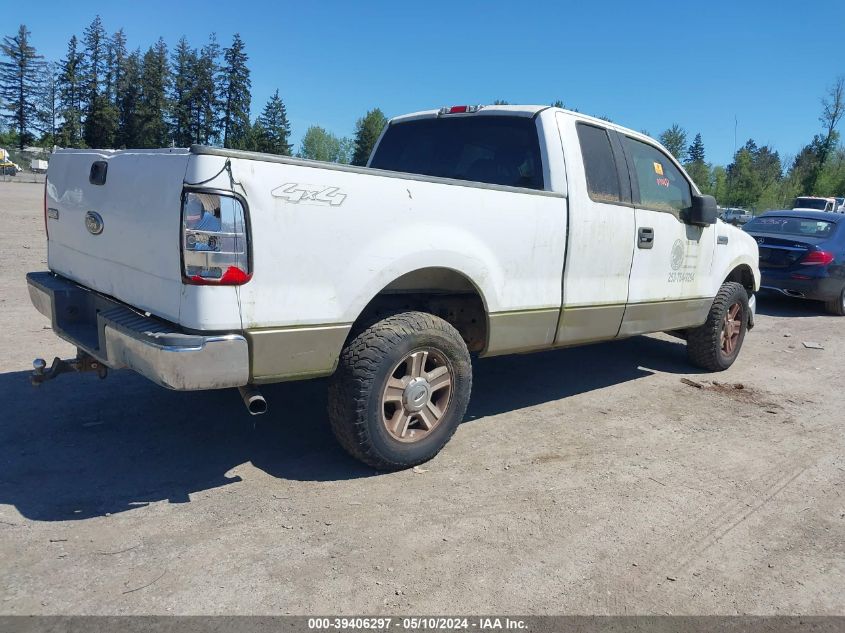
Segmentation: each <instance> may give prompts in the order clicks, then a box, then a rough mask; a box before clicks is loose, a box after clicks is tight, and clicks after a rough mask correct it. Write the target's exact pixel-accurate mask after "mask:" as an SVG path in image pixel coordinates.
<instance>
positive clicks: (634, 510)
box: [0, 183, 845, 615]
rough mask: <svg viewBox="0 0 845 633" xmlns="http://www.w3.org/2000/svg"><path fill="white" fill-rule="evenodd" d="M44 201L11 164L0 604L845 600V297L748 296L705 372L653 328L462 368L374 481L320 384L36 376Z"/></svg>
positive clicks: (652, 610) (582, 610) (366, 606)
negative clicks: (32, 280) (253, 407)
mask: <svg viewBox="0 0 845 633" xmlns="http://www.w3.org/2000/svg"><path fill="white" fill-rule="evenodd" d="M41 196H42V187H41V186H39V185H35V184H19V183H0V218H2V226H3V230H2V231H0V289H2V290H0V570H2V574H0V578H2V580H0V613H2V614H164V613H169V614H199V613H207V614H208V613H213V614H285V613H294V614H311V613H345V614H352V613H367V614H387V613H401V614H413V615H418V614H457V613H460V614H472V613H490V612H496V613H514V614H517V613H518V614H527V613H534V614H560V613H566V614H664V613H669V614H737V613H743V614H744V613H751V614H819V615H821V614H843V613H845V592H843V591H842V587H845V577H843V576H845V497H843V493H844V492H845V487H843V482H845V416H843V413H842V412H843V409H845V390H844V389H843V386H845V380H843V362H842V359H843V357H845V337H843V334H845V318H835V317H831V316H826V315H824V313H823V312H821V310H820V309H819V307H818V306H816V305H813V304H804V303H797V302H792V301H789V300H785V299H783V300H781V299H770V298H761V299H760V301H759V315H758V324H757V327H756V328H755V329H754V330H753V331H752V332H751V333H750V334H749V336H748V337H747V339H746V343H745V347H744V349H743V350H742V353H741V355H740V358H739V360H738V361H737V363H736V364H735V365H734V366H733V367H732V368H731V369H730V370H729V371H727V372H724V373H722V374H718V375H712V374H702V373H698V372H697V371H696V370H695V369H693V368H692V367H691V366H690V365H688V364H687V362H686V358H685V349H684V344H683V343H682V342H681V341H678V340H676V339H673V338H671V337H668V336H663V335H660V336H648V337H638V338H634V339H630V340H626V341H621V342H617V343H608V344H602V345H594V346H589V347H582V348H576V349H570V350H563V351H556V352H548V353H542V354H535V355H526V356H516V357H505V358H498V359H490V360H482V361H477V362H476V363H475V372H476V379H475V388H474V392H473V395H472V401H471V403H470V408H469V414H468V417H467V421H466V422H465V423H464V424H463V425H462V426H461V427H460V429H459V430H458V432H457V433H456V435H455V437H454V438H453V439H452V441H451V442H450V444H449V445H448V446H447V447H446V448H445V450H444V451H443V452H442V453H441V455H440V456H438V457H437V458H436V459H434V460H433V461H432V462H430V463H428V464H426V465H425V466H424V467H423V468H422V469H421V470H420V472H413V471H406V472H400V473H394V474H379V473H376V472H374V471H371V470H369V469H367V468H364V467H362V466H360V465H359V464H358V463H357V462H355V461H353V460H352V459H351V458H349V457H347V456H346V455H345V453H343V452H342V451H341V449H340V448H338V446H337V445H336V444H335V442H334V440H333V438H332V436H331V433H330V431H329V429H328V424H327V422H326V419H325V413H324V411H325V382H324V381H311V382H302V383H290V384H283V385H279V386H274V387H270V388H268V389H266V392H265V395H266V396H267V400H268V402H269V404H270V413H269V414H268V415H266V416H262V417H258V418H251V417H250V416H249V415H248V414H247V413H246V411H245V410H244V407H243V404H242V403H241V401H240V399H239V397H238V394H237V392H236V391H233V390H232V391H223V392H213V393H189V394H183V393H173V392H168V391H165V390H163V389H160V388H158V387H156V386H154V385H153V384H152V383H149V382H147V381H146V380H145V379H143V378H140V377H138V376H136V375H133V374H131V373H128V372H118V373H114V374H112V375H110V376H109V378H108V379H107V380H105V381H102V382H101V381H100V380H98V379H97V377H96V376H93V375H68V376H62V377H61V378H59V379H58V380H56V381H53V382H52V383H48V384H46V385H43V386H42V387H40V388H39V389H34V388H33V387H31V386H30V384H29V381H28V374H29V371H30V367H31V361H32V359H33V358H35V357H37V356H42V357H44V358H47V359H48V360H49V359H52V357H53V356H56V355H57V356H62V357H68V356H71V355H73V351H74V350H73V349H72V348H71V346H70V345H68V344H66V343H64V342H61V341H60V340H58V339H57V338H56V337H55V336H54V335H53V333H52V332H51V330H50V329H49V327H48V323H47V322H46V320H45V319H44V318H43V317H42V316H41V315H40V314H38V313H37V312H36V311H35V309H34V308H33V307H32V306H31V305H30V302H29V299H28V296H27V291H26V284H25V280H24V274H25V273H26V272H27V271H32V270H44V269H46V252H45V241H44V227H43V218H42V213H43V211H42V202H41ZM805 341H807V342H818V343H820V344H821V345H822V346H823V347H824V349H823V350H817V349H807V348H805V347H804V345H803V344H802V343H803V342H805ZM682 378H688V379H691V380H693V381H697V382H698V383H701V384H703V387H702V388H698V387H696V386H692V385H689V384H685V383H684V382H682V381H681V379H682ZM712 381H716V382H712ZM717 383H718V384H717ZM737 384H741V385H742V387H743V388H742V389H739V388H736V385H737Z"/></svg>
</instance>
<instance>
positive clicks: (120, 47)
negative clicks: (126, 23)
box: [106, 29, 126, 106]
mask: <svg viewBox="0 0 845 633" xmlns="http://www.w3.org/2000/svg"><path fill="white" fill-rule="evenodd" d="M108 53H109V55H108V79H107V82H106V85H107V89H106V95H107V97H108V99H109V101H110V102H111V103H113V104H114V105H115V106H116V105H117V101H118V96H119V87H120V86H122V85H124V84H123V69H124V67H125V66H126V33H124V32H123V29H119V30H118V31H117V32H116V33H115V34H114V35H112V36H111V39H110V40H109V46H108Z"/></svg>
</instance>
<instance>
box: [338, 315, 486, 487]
mask: <svg viewBox="0 0 845 633" xmlns="http://www.w3.org/2000/svg"><path fill="white" fill-rule="evenodd" d="M426 330H429V331H430V330H439V331H441V332H442V333H443V334H445V335H446V336H448V337H449V338H452V339H454V340H455V341H460V343H461V345H462V346H463V349H464V350H466V346H465V344H464V343H463V339H462V338H461V335H460V334H459V333H458V331H457V330H456V329H455V328H454V327H453V326H452V325H450V324H449V323H447V322H446V321H444V320H443V319H441V318H439V317H436V316H434V315H432V314H428V313H426V312H399V313H396V314H392V315H389V316H387V317H385V318H384V319H382V320H381V321H378V322H377V323H374V324H372V325H370V326H369V327H367V328H365V329H364V330H362V331H361V332H359V333H358V334H357V335H355V336H354V337H353V338H352V339H351V340H350V341H349V342H348V343H347V344H346V346H345V347H344V348H343V350H342V351H341V355H340V360H339V362H338V368H337V371H336V372H335V375H334V378H333V380H332V381H331V383H330V385H329V398H328V414H329V416H328V417H329V422H330V424H331V428H332V432H333V433H334V435H335V437H336V438H337V441H338V442H339V443H340V445H341V446H342V447H343V448H344V450H346V451H347V452H348V453H349V454H350V455H352V456H353V457H354V458H356V459H358V460H360V461H362V462H364V463H365V464H367V465H369V466H372V467H373V468H376V469H378V470H398V469H401V468H406V467H407V466H408V465H407V464H404V463H400V462H395V461H391V460H389V459H386V458H385V457H384V456H383V455H381V454H379V453H378V452H377V451H376V449H375V447H374V446H373V442H372V439H371V438H370V435H369V430H368V428H367V400H368V398H367V396H368V394H369V393H370V391H371V389H373V388H374V383H375V378H376V374H377V373H378V371H379V368H380V366H381V361H382V359H383V358H384V357H385V356H387V355H388V353H389V352H390V350H391V349H393V348H395V347H396V346H397V345H399V344H400V342H401V341H402V340H403V338H405V337H407V336H412V335H414V334H416V333H419V332H423V331H426ZM466 359H467V361H469V352H466ZM466 379H467V380H468V381H469V383H468V385H467V387H468V388H469V389H471V388H472V374H471V373H470V374H469V375H468V376H467V377H466ZM463 413H464V412H463V411H461V412H460V417H461V418H462V417H463ZM456 429H457V424H456V425H454V426H453V428H452V429H451V432H450V433H449V434H448V435H447V436H446V438H445V441H444V444H445V442H447V441H448V440H449V439H450V438H451V437H452V435H453V434H454V432H455V430H456ZM441 446H442V445H441ZM441 446H436V447H434V449H433V450H432V451H430V454H429V455H427V456H425V457H424V458H423V459H420V460H419V462H420V463H422V462H424V461H428V460H429V459H431V458H432V457H434V455H436V454H437V452H438V451H439V450H440V448H441Z"/></svg>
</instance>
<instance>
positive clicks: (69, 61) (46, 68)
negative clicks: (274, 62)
mask: <svg viewBox="0 0 845 633" xmlns="http://www.w3.org/2000/svg"><path fill="white" fill-rule="evenodd" d="M248 62H249V55H248V54H247V51H246V44H245V42H244V41H243V39H242V38H241V37H240V35H239V34H237V33H235V34H234V36H233V37H232V41H231V43H230V44H229V46H221V44H220V43H219V42H218V41H217V37H216V36H215V35H214V34H211V35H210V36H209V38H208V41H207V42H206V43H205V44H203V45H202V46H199V47H195V46H192V45H191V44H190V43H189V42H188V40H187V38H185V37H182V38H181V39H180V40H179V41H178V42H177V44H176V47H175V48H174V49H173V50H172V51H170V50H169V49H168V47H167V44H166V43H165V41H164V40H163V39H161V38H159V40H158V41H157V42H155V43H154V44H153V45H152V46H150V47H149V48H147V49H146V50H145V51H142V50H141V49H140V48H136V49H134V50H131V51H130V50H129V47H128V43H127V38H126V34H125V33H124V31H123V29H119V30H118V31H116V32H114V33H112V34H109V33H108V32H107V31H106V28H105V26H104V24H103V21H102V20H101V18H100V17H99V16H97V17H95V18H94V20H93V21H92V22H91V24H90V25H89V26H88V27H87V28H86V29H85V31H84V32H83V34H82V36H81V38H77V36H76V35H73V36H71V38H70V40H69V41H68V45H67V52H66V54H65V56H64V57H63V58H62V59H61V60H58V61H48V60H45V59H44V57H43V56H41V55H39V54H38V52H37V50H36V49H35V47H34V46H33V45H32V43H31V33H30V31H29V29H28V28H27V27H26V25H20V27H19V28H18V31H17V33H15V34H13V35H9V36H6V37H4V38H3V40H2V42H0V113H2V117H3V118H2V120H3V121H4V122H5V123H6V124H7V127H3V126H0V144H2V145H4V146H10V145H16V146H18V147H19V148H21V149H22V148H23V147H24V146H26V145H32V144H37V145H40V146H42V147H50V146H53V145H59V146H61V147H96V148H103V149H107V148H128V147H131V148H154V147H167V146H179V147H186V146H188V145H191V144H192V143H200V144H204V145H222V146H223V147H228V148H234V149H244V150H253V151H260V152H267V153H271V154H281V155H287V156H289V155H291V154H292V152H293V143H292V142H291V126H290V122H289V121H288V117H287V109H286V107H285V104H284V101H283V100H282V98H281V97H280V95H279V91H278V89H277V90H276V91H275V92H274V94H273V95H272V96H271V97H270V99H269V100H268V101H267V103H266V104H265V105H264V108H263V109H262V110H261V114H260V115H259V116H258V117H257V118H255V119H254V120H253V119H251V117H250V111H251V107H252V96H251V89H252V80H251V73H250V69H249V65H248ZM844 91H845V79H843V78H840V79H838V80H837V81H836V82H835V83H834V84H833V86H831V87H830V89H829V90H828V92H827V93H826V94H825V95H824V96H823V98H822V100H821V103H822V112H821V115H820V117H819V121H820V123H821V128H820V131H819V133H818V134H816V135H815V136H814V137H813V139H812V140H811V141H810V142H809V143H808V144H807V145H806V146H804V147H803V148H802V149H801V151H800V152H799V153H798V154H797V155H796V156H795V157H793V158H786V157H782V156H781V155H780V154H779V153H778V152H777V150H775V149H773V148H772V147H770V146H768V145H762V146H761V145H758V144H757V143H756V142H755V141H754V140H753V139H748V141H747V142H746V143H745V144H744V145H743V146H742V147H740V148H739V149H738V150H737V151H736V153H735V154H734V157H733V161H732V162H731V163H730V164H728V165H716V164H713V163H709V162H707V160H706V153H705V147H704V141H703V139H702V137H701V134H696V135H695V136H694V137H693V139H692V141H691V142H690V141H689V139H688V134H687V132H686V130H685V129H684V128H682V127H681V126H680V125H679V124H673V125H672V126H671V127H670V128H668V129H666V130H664V131H663V132H662V133H661V134H660V135H659V136H658V138H659V139H660V141H661V142H662V143H663V145H664V146H665V147H666V148H667V149H668V150H669V151H670V152H672V154H673V155H674V156H675V157H676V158H678V160H679V161H680V162H682V163H683V164H684V166H685V168H686V169H687V171H688V172H689V174H690V176H691V177H692V178H693V180H694V181H695V182H696V184H697V185H698V186H699V188H700V189H701V190H702V191H703V192H704V193H709V194H711V195H713V196H715V197H716V199H717V200H718V201H719V203H720V204H721V205H722V206H739V207H745V208H748V209H756V210H764V209H768V208H779V207H785V206H788V205H789V204H790V203H791V201H792V200H793V199H794V198H795V197H796V196H798V195H821V196H833V195H840V196H841V195H845V149H843V147H842V146H841V145H840V142H839V141H840V135H839V132H838V131H837V127H838V125H839V123H840V121H841V119H842V117H843V114H845V95H844V94H843V92H844ZM494 103H495V104H507V102H506V101H503V100H497V101H495V102H494ZM552 105H553V106H557V107H564V104H563V102H562V101H555V102H554V103H553V104H552ZM576 111H577V110H576ZM599 118H602V119H605V120H608V121H609V120H610V119H609V118H608V117H599ZM386 121H387V119H386V117H385V116H384V114H383V113H382V111H381V110H379V109H378V108H373V109H372V110H370V111H368V112H367V113H366V114H365V115H364V116H362V117H361V118H360V119H358V121H357V124H356V128H355V133H354V135H353V137H352V138H349V137H338V136H336V135H334V134H332V133H331V132H329V131H328V130H326V129H325V128H323V127H320V126H318V125H312V126H311V127H309V128H308V129H307V130H306V132H305V134H304V135H303V137H302V139H301V141H300V143H299V147H298V152H297V155H298V156H301V157H303V158H311V159H315V160H325V161H334V162H341V163H352V164H355V165H364V164H366V162H367V159H368V157H369V155H370V152H371V150H372V148H373V146H374V145H375V142H376V140H377V139H378V137H379V134H380V133H381V131H382V129H383V127H384V125H385V124H386ZM647 133H648V132H646V134H647Z"/></svg>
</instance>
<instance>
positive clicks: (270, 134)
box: [253, 90, 291, 156]
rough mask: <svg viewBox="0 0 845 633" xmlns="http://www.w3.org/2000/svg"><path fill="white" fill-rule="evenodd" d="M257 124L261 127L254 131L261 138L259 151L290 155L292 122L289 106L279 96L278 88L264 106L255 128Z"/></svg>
mask: <svg viewBox="0 0 845 633" xmlns="http://www.w3.org/2000/svg"><path fill="white" fill-rule="evenodd" d="M256 126H258V127H259V130H258V131H257V132H256V131H255V130H253V131H254V132H255V133H256V136H257V138H258V139H259V142H258V147H257V148H256V149H258V151H261V152H267V153H268V154H281V155H283V156H290V153H291V145H290V142H289V139H290V122H289V121H288V114H287V108H285V104H284V102H283V101H282V100H281V99H280V98H279V91H278V90H276V92H275V93H274V94H273V96H272V97H270V100H269V101H268V102H267V105H265V106H264V111H263V112H262V113H261V116H259V117H258V121H256V125H255V126H253V128H255V127H256Z"/></svg>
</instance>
